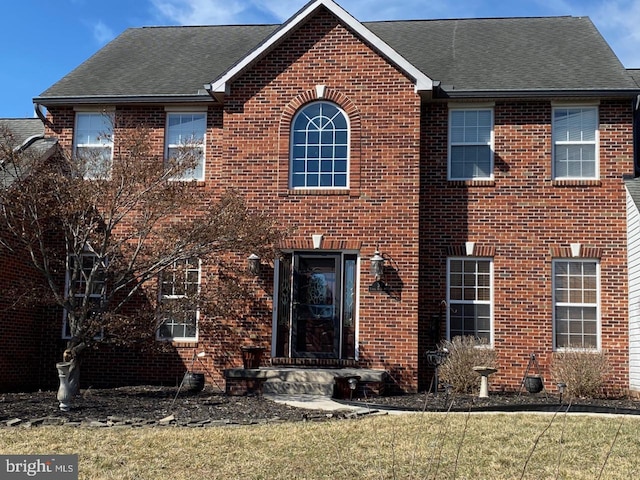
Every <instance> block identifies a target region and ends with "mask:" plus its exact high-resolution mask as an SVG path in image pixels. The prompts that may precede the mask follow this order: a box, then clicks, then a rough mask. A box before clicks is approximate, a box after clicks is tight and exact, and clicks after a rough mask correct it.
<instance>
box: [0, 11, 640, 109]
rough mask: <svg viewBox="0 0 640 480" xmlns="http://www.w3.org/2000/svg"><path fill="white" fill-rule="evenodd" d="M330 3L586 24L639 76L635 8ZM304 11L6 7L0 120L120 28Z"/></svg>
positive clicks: (407, 14)
mask: <svg viewBox="0 0 640 480" xmlns="http://www.w3.org/2000/svg"><path fill="white" fill-rule="evenodd" d="M338 3H339V4H340V5H341V6H342V7H343V8H344V9H346V10H347V11H348V12H349V13H351V14H352V15H353V16H354V17H355V18H357V19H358V20H360V21H367V20H405V19H436V18H470V17H521V16H535V17H537V16H556V15H573V16H588V17H590V18H591V19H592V21H593V22H594V24H595V25H596V27H597V28H598V30H600V32H601V33H602V35H603V36H604V37H605V39H606V40H607V41H608V42H609V44H610V45H611V48H612V49H613V51H614V52H615V53H616V55H618V58H619V59H620V60H621V61H622V63H623V65H624V66H625V67H630V68H635V67H637V68H640V0H505V1H502V0H494V1H492V0H457V1H455V2H452V1H449V0H338ZM304 4H306V0H18V1H10V2H6V4H5V5H4V6H3V9H2V10H3V12H2V15H1V16H0V62H1V65H2V67H1V68H0V117H3V118H18V117H31V116H33V105H32V98H33V97H35V96H38V95H39V94H40V93H42V92H43V91H44V90H46V89H47V88H48V87H49V86H51V85H53V84H54V83H55V82H57V81H58V80H60V79H61V78H62V77H63V76H64V75H66V74H67V73H69V72H70V71H71V70H73V69H74V68H75V67H77V66H78V65H79V64H80V63H82V62H83V61H84V60H86V59H87V58H89V57H90V56H91V55H93V54H94V53H95V52H96V51H98V50H99V49H100V48H102V47H103V46H104V45H106V44H107V43H108V42H109V41H110V40H112V39H113V38H115V37H116V36H117V35H119V34H120V33H122V32H123V31H124V30H126V29H127V28H131V27H141V26H147V25H210V24H250V23H281V22H282V21H283V20H285V19H287V18H288V17H289V16H291V15H292V14H293V13H295V12H296V11H297V10H298V9H299V8H301V7H302V6H303V5H304ZM212 48H213V46H212Z"/></svg>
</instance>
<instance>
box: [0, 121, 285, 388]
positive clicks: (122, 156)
mask: <svg viewBox="0 0 640 480" xmlns="http://www.w3.org/2000/svg"><path fill="white" fill-rule="evenodd" d="M119 131H122V132H126V134H120V135H119V141H118V143H117V145H116V146H115V148H113V154H111V150H109V155H105V154H104V151H101V150H100V149H94V150H95V151H92V152H90V153H84V154H80V153H78V154H73V155H72V154H69V153H68V152H64V151H62V150H60V151H58V153H57V154H55V155H53V156H50V157H48V158H42V157H39V156H38V155H37V152H30V151H29V150H26V151H19V150H16V149H15V148H14V147H13V145H14V143H15V142H13V141H12V138H11V134H10V132H9V131H8V130H6V129H5V130H3V131H1V132H0V159H1V160H2V172H1V174H0V181H1V185H0V208H1V211H0V244H1V245H2V247H4V248H5V249H6V250H7V251H9V252H14V253H15V254H26V256H27V257H28V258H29V261H30V264H31V265H32V267H33V268H35V269H36V270H37V271H38V272H40V273H41V275H42V279H43V280H44V282H43V285H44V287H45V288H44V290H43V289H40V290H37V289H36V286H35V285H34V284H31V285H28V286H25V292H26V291H27V290H29V291H31V293H32V294H33V293H35V294H36V295H31V298H33V297H34V296H35V297H38V298H39V299H40V300H41V301H46V302H50V303H53V304H56V305H59V306H60V307H62V309H63V310H64V312H65V315H66V325H67V334H68V342H67V348H66V350H65V352H64V360H65V361H70V362H72V363H73V365H74V367H75V368H76V370H77V368H78V365H79V360H80V358H81V352H82V351H83V349H85V348H86V347H87V346H90V345H92V344H94V343H96V342H121V343H123V344H125V343H131V342H136V341H141V340H144V339H153V338H155V334H156V331H157V329H158V327H159V325H160V324H161V323H162V319H163V317H162V315H159V313H158V312H159V311H160V310H162V308H160V307H163V306H162V305H159V304H160V303H161V302H159V301H158V298H159V295H158V288H159V287H158V284H159V281H160V280H159V279H160V278H161V276H162V275H163V273H166V272H168V271H171V272H173V273H175V271H176V269H180V268H185V265H188V262H190V261H193V259H198V261H199V262H202V264H203V265H207V266H209V268H210V273H211V275H212V276H213V277H215V282H217V283H219V284H220V283H224V282H225V281H226V280H228V281H229V282H232V281H234V280H235V279H236V278H237V277H238V274H239V275H240V276H242V275H241V274H242V270H243V268H244V265H243V264H242V263H241V262H238V261H237V260H238V259H239V258H240V257H239V255H242V256H243V257H242V258H244V257H246V256H247V255H248V253H256V254H257V255H259V256H261V257H263V258H269V257H271V256H272V255H273V254H274V253H275V250H274V247H275V245H277V244H278V241H279V239H280V238H281V237H282V235H283V233H282V232H281V231H280V229H279V228H277V226H276V225H275V223H274V221H273V220H272V219H271V218H270V217H269V216H267V215H264V214H261V213H259V212H254V211H251V210H250V209H249V208H248V206H247V205H246V203H245V201H244V200H243V198H242V197H241V196H240V195H238V194H237V193H235V192H232V191H225V192H221V193H220V194H219V196H218V198H215V199H214V198H206V197H205V198H203V194H202V187H201V185H200V186H198V185H197V184H196V182H191V181H183V180H181V179H183V178H184V177H185V175H186V174H188V173H189V172H190V171H191V170H192V169H193V168H194V167H195V165H197V162H198V159H199V155H200V154H201V150H202V146H194V145H193V142H189V145H186V146H185V147H184V148H180V149H179V151H177V152H175V154H174V157H173V158H172V159H171V161H169V162H167V161H165V159H164V158H163V157H164V155H163V154H155V153H154V151H153V149H152V146H151V141H150V138H151V137H150V134H149V133H150V132H149V131H148V130H147V129H146V128H145V127H142V126H127V128H123V129H121V130H119ZM105 135H106V136H108V135H110V134H109V133H106V134H105ZM225 272H234V274H233V275H225ZM212 281H213V280H212ZM236 287H237V285H236ZM232 291H236V292H238V294H237V298H240V297H242V295H241V293H239V292H240V291H239V290H238V289H237V288H235V287H229V288H216V289H207V290H206V295H204V294H203V292H200V294H201V296H202V297H204V296H206V301H204V300H203V299H198V298H197V297H198V296H197V295H190V296H189V302H194V301H200V300H202V301H201V304H202V305H201V306H203V307H204V306H206V307H208V308H210V309H211V310H215V308H218V307H220V308H222V306H225V305H229V298H228V295H229V292H232ZM216 292H220V293H218V295H221V294H224V295H225V297H224V298H223V299H222V298H221V299H220V300H224V301H220V302H218V301H217V300H218V299H217V298H216V297H215V295H216ZM194 293H197V292H194ZM21 295H22V296H24V294H21ZM199 306H200V305H199ZM216 306H217V307H216ZM164 308H165V309H167V308H173V309H180V308H183V309H185V308H192V307H191V306H189V305H188V304H187V302H184V303H183V304H180V302H177V303H176V302H173V303H172V305H171V306H164ZM165 313H166V312H165ZM216 313H220V312H215V311H214V312H212V315H210V316H209V318H215V314H216ZM55 320H58V321H59V319H55ZM76 388H77V382H76Z"/></svg>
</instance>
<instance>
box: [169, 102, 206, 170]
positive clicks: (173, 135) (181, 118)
mask: <svg viewBox="0 0 640 480" xmlns="http://www.w3.org/2000/svg"><path fill="white" fill-rule="evenodd" d="M206 129H207V115H206V113H205V112H182V113H180V112H169V113H167V129H166V151H165V156H166V158H167V160H168V161H175V162H178V163H180V162H188V164H189V166H190V167H192V168H188V169H187V170H186V171H184V172H183V173H182V175H180V176H179V177H178V178H176V180H204V160H205V155H204V147H205V134H206Z"/></svg>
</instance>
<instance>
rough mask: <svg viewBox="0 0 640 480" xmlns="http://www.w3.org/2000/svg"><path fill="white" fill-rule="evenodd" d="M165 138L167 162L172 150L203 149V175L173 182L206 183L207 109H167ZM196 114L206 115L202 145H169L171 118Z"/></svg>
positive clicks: (173, 179) (176, 179)
mask: <svg viewBox="0 0 640 480" xmlns="http://www.w3.org/2000/svg"><path fill="white" fill-rule="evenodd" d="M165 112H166V113H165V138H164V158H165V161H166V160H167V159H168V158H169V150H170V149H172V148H182V147H188V148H201V149H202V174H201V175H199V176H197V177H195V176H189V177H174V178H172V179H171V180H172V181H175V182H193V181H196V182H204V180H205V178H206V169H207V122H208V115H207V109H206V108H204V107H203V108H188V109H185V108H170V107H166V108H165ZM194 114H202V115H204V132H203V135H202V143H185V144H174V143H169V117H170V116H171V115H194Z"/></svg>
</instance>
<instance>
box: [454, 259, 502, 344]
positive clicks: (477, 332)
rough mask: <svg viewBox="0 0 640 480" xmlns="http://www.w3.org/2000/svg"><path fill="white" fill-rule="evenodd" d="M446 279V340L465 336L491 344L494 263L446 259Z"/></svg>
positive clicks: (484, 260) (489, 261) (479, 260)
mask: <svg viewBox="0 0 640 480" xmlns="http://www.w3.org/2000/svg"><path fill="white" fill-rule="evenodd" d="M447 280H448V281H447V287H448V288H447V302H448V305H449V308H448V309H447V310H448V314H447V332H448V337H449V339H453V338H454V337H458V336H467V335H468V336H472V337H475V338H477V339H479V340H485V341H486V342H487V344H491V343H492V341H493V338H492V331H493V320H492V318H493V294H492V288H493V287H492V284H493V261H492V260H491V259H488V258H472V257H464V258H449V259H448V261H447Z"/></svg>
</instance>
